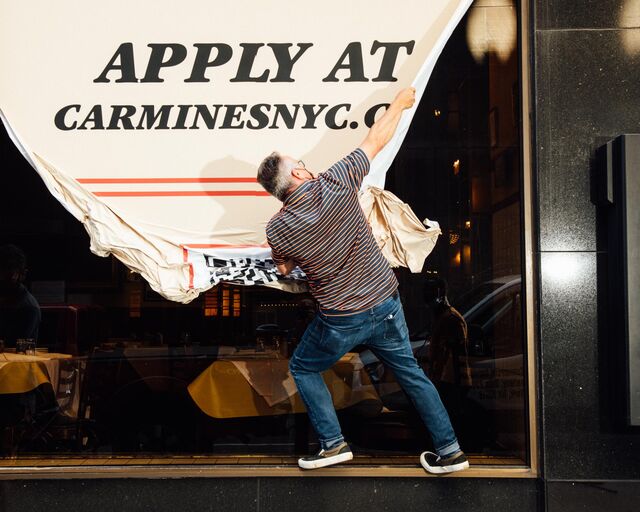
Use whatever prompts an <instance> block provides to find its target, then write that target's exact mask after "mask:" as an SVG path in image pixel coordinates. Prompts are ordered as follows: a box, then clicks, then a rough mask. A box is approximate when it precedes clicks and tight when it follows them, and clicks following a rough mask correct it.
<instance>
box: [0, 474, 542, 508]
mask: <svg viewBox="0 0 640 512" xmlns="http://www.w3.org/2000/svg"><path fill="white" fill-rule="evenodd" d="M539 486H540V484H539V483H538V482H537V481H536V480H516V479H512V480H511V479H510V480H507V479H495V480H492V479H485V478H482V479H475V478H438V479H436V478H351V479H345V478H311V477H300V478H221V479H220V478H219V479H214V478H207V479H203V478H190V479H176V480H173V479H169V480H146V479H141V480H125V479H116V480H85V481H80V480H32V481H5V482H1V481H0V511H2V512H22V511H25V510H28V511H30V512H40V511H42V512H52V511H58V510H61V511H62V510H78V511H84V510H91V512H103V511H105V512H107V511H109V512H110V511H122V512H124V511H126V512H130V511H131V512H136V511H144V512H149V511H153V512H157V511H164V510H167V511H169V510H170V511H177V512H191V511H194V512H195V511H205V510H207V511H209V510H210V511H219V512H235V511H238V512H249V511H252V512H253V511H255V512H270V511H274V512H275V511H282V512H297V511H304V512H320V511H322V512H324V511H326V512H343V511H347V510H348V511H350V512H353V511H369V512H371V511H389V512H412V511H420V512H424V511H425V510H434V511H438V512H453V511H456V512H465V511H479V510H483V511H490V512H494V511H495V512H497V511H510V510H515V507H517V510H519V511H523V512H524V511H527V512H528V511H532V512H533V511H537V510H542V509H541V508H540V507H541V496H542V493H541V492H540V491H539Z"/></svg>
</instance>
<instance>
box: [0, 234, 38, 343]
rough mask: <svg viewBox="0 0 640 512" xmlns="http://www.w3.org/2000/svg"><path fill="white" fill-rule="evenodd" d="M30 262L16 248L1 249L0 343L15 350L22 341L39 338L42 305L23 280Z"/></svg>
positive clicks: (6, 246)
mask: <svg viewBox="0 0 640 512" xmlns="http://www.w3.org/2000/svg"><path fill="white" fill-rule="evenodd" d="M26 273H27V259H26V257H25V255H24V253H23V252H22V251H21V250H20V249H19V248H18V247H16V246H15V245H11V244H7V245H3V246H0V340H4V342H5V345H6V346H12V347H14V346H15V344H16V340H17V339H20V338H33V339H34V340H36V339H37V338H38V328H39V327H40V318H41V316H40V306H39V305H38V301H36V299H35V298H34V297H33V295H31V293H29V290H27V288H26V287H25V286H24V284H22V283H23V281H24V279H25V276H26Z"/></svg>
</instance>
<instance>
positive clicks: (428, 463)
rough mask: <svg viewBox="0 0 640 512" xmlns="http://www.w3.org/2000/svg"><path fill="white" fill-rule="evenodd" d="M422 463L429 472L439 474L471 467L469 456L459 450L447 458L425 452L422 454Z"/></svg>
mask: <svg viewBox="0 0 640 512" xmlns="http://www.w3.org/2000/svg"><path fill="white" fill-rule="evenodd" d="M420 464H421V465H422V467H423V468H424V469H426V470H427V471H428V472H429V473H434V474H437V475H441V474H444V473H453V472H454V471H462V470H463V469H467V468H468V467H469V461H468V460H467V456H466V455H465V454H464V453H463V452H462V451H457V452H456V453H454V454H453V455H450V456H449V457H445V458H442V457H440V456H439V455H437V454H435V453H432V452H424V453H422V454H421V455H420Z"/></svg>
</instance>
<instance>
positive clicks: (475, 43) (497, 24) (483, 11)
mask: <svg viewBox="0 0 640 512" xmlns="http://www.w3.org/2000/svg"><path fill="white" fill-rule="evenodd" d="M517 37H518V22H517V18H516V11H515V8H514V7H513V6H495V7H473V8H471V9H470V10H469V21H468V22H467V44H468V46H469V50H470V51H471V54H472V55H473V58H474V59H475V60H476V62H478V63H480V62H482V61H483V60H484V58H485V56H486V55H487V54H488V53H490V52H493V53H494V54H495V55H496V56H497V57H498V59H499V60H500V61H502V62H506V61H507V60H509V57H510V56H511V54H512V53H513V51H514V50H515V48H516V43H517Z"/></svg>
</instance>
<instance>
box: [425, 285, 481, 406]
mask: <svg viewBox="0 0 640 512" xmlns="http://www.w3.org/2000/svg"><path fill="white" fill-rule="evenodd" d="M424 300H425V302H426V304H427V306H428V308H429V310H430V312H431V315H432V323H431V339H430V343H429V353H428V354H429V361H430V366H431V367H430V371H429V378H430V379H431V380H432V382H433V383H434V384H435V386H436V387H437V388H438V390H439V391H440V396H442V401H443V402H444V404H445V407H446V408H447V410H449V413H450V414H451V415H452V416H456V415H457V414H458V413H459V412H460V407H461V405H462V400H463V398H464V396H465V395H466V393H467V391H468V390H469V388H470V387H471V371H470V369H469V363H468V345H469V339H468V337H467V323H466V322H465V320H464V318H463V316H462V315H461V314H460V313H459V312H458V310H456V309H455V308H454V307H453V306H452V305H451V304H449V299H448V298H447V283H446V281H445V280H444V279H442V278H440V277H438V278H431V279H428V280H427V281H426V282H425V284H424Z"/></svg>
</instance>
